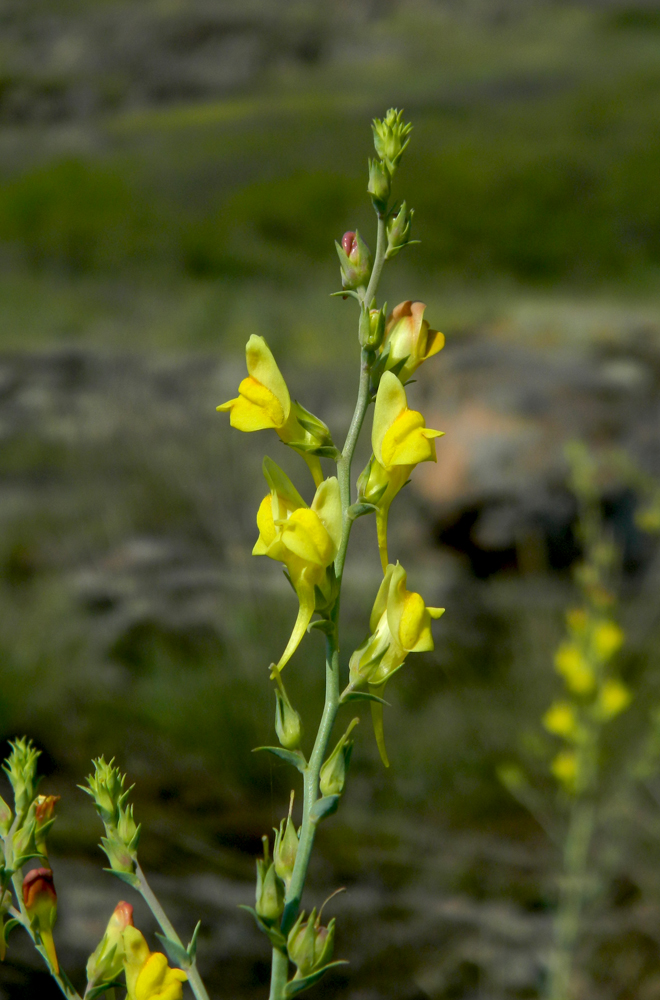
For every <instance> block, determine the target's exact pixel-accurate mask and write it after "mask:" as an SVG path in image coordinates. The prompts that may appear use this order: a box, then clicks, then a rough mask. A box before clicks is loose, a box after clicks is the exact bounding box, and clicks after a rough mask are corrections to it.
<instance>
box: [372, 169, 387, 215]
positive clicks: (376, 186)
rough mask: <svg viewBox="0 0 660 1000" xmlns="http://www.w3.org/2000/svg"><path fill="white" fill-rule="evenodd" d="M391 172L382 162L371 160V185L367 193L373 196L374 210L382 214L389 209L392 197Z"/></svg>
mask: <svg viewBox="0 0 660 1000" xmlns="http://www.w3.org/2000/svg"><path fill="white" fill-rule="evenodd" d="M390 187H391V178H390V172H389V170H388V169H387V167H386V166H385V164H384V163H381V162H380V160H369V184H368V186H367V191H368V192H369V194H370V195H371V200H372V202H373V205H374V208H375V209H376V211H377V212H379V213H382V212H384V211H385V209H386V208H387V202H388V201H389V197H390Z"/></svg>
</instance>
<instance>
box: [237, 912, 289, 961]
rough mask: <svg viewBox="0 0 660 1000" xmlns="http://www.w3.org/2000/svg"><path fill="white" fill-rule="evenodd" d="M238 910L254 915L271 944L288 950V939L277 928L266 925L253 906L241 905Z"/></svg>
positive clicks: (258, 925)
mask: <svg viewBox="0 0 660 1000" xmlns="http://www.w3.org/2000/svg"><path fill="white" fill-rule="evenodd" d="M238 908H239V910H245V911H246V913H251V914H252V916H253V917H254V919H255V921H256V924H257V927H258V928H259V930H260V931H263V932H264V934H265V935H266V937H267V938H268V939H269V941H270V943H271V944H272V945H273V946H274V947H275V948H282V949H284V950H286V938H285V937H284V935H283V934H282V933H281V932H280V931H279V930H278V929H277V927H269V926H268V924H266V923H264V921H263V920H262V919H261V917H260V916H259V914H258V913H257V911H256V910H255V909H254V907H252V906H245V904H244V903H239V904H238Z"/></svg>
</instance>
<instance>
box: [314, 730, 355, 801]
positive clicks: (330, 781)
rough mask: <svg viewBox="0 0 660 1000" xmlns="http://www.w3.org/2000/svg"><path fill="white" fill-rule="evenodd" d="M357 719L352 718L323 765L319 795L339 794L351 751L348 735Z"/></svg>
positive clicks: (350, 741)
mask: <svg viewBox="0 0 660 1000" xmlns="http://www.w3.org/2000/svg"><path fill="white" fill-rule="evenodd" d="M359 721H360V720H359V719H353V720H352V722H351V724H350V726H349V727H348V729H347V730H346V732H345V733H344V735H343V736H342V738H341V739H340V741H339V743H338V744H337V746H336V747H335V748H334V750H333V751H332V753H331V754H330V756H329V757H328V759H327V760H326V762H325V763H324V765H323V767H322V768H321V776H320V781H319V788H320V790H321V795H341V793H342V792H343V791H344V785H345V783H346V772H347V770H348V765H349V763H350V760H351V753H352V752H353V740H349V736H350V735H351V732H352V731H353V729H355V727H356V726H357V724H358V722H359Z"/></svg>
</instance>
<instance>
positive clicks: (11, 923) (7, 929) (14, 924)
mask: <svg viewBox="0 0 660 1000" xmlns="http://www.w3.org/2000/svg"><path fill="white" fill-rule="evenodd" d="M14 927H22V924H21V922H20V920H16V918H15V917H12V918H11V919H10V920H8V921H7V923H6V924H5V938H6V937H7V935H8V934H9V932H10V931H13V929H14Z"/></svg>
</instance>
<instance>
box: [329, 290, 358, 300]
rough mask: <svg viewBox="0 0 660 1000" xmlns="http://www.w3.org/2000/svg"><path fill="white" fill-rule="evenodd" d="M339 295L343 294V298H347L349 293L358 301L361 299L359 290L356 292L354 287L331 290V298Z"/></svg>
mask: <svg viewBox="0 0 660 1000" xmlns="http://www.w3.org/2000/svg"><path fill="white" fill-rule="evenodd" d="M338 295H341V297H342V299H345V298H346V297H347V296H348V295H350V296H351V297H352V298H354V299H357V300H358V302H359V301H360V296H359V295H358V293H357V292H354V291H353V289H352V288H351V289H349V288H347V289H346V291H345V292H330V298H331V299H334V298H335V297H336V296H338Z"/></svg>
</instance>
